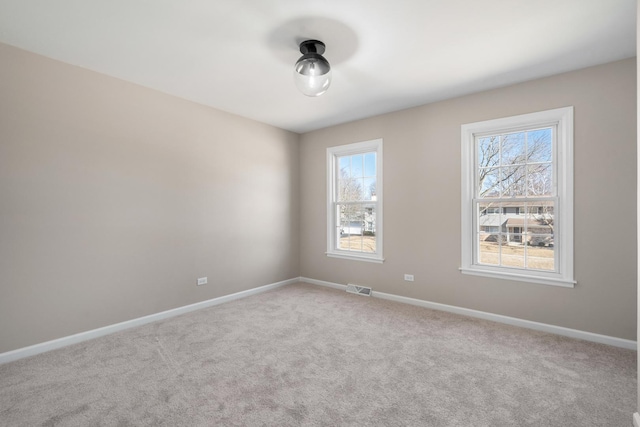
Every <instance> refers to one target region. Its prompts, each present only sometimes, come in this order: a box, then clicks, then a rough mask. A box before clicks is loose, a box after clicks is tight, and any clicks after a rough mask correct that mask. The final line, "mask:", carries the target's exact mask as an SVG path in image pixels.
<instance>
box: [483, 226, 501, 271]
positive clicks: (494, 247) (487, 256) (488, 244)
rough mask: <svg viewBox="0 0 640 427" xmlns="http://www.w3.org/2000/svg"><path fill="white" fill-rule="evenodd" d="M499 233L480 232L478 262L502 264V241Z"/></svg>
mask: <svg viewBox="0 0 640 427" xmlns="http://www.w3.org/2000/svg"><path fill="white" fill-rule="evenodd" d="M499 240H500V239H499V236H498V235H497V234H489V233H484V232H480V233H478V263H479V264H485V265H500V249H501V248H500V242H499Z"/></svg>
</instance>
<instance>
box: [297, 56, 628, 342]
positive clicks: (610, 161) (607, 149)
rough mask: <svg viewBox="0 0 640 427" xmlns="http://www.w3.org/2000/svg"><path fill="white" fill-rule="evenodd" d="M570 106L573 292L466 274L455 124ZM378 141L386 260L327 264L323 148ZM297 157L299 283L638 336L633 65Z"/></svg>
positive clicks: (572, 77)
mask: <svg viewBox="0 0 640 427" xmlns="http://www.w3.org/2000/svg"><path fill="white" fill-rule="evenodd" d="M569 105H573V106H574V107H575V111H574V114H575V123H574V124H575V278H576V280H577V281H578V284H577V286H576V287H575V288H573V289H567V288H560V287H553V286H545V285H538V284H531V283H523V282H514V281H509V280H500V279H489V278H481V277H476V276H467V275H463V274H461V273H460V272H459V270H458V268H459V267H460V257H461V255H460V125H462V124H463V123H470V122H476V121H481V120H487V119H493V118H499V117H506V116H512V115H517V114H523V113H529V112H534V111H540V110H546V109H551V108H557V107H564V106H569ZM374 138H383V139H384V196H385V200H384V221H385V222H384V233H385V234H384V245H385V246H384V255H385V259H386V261H385V262H384V264H382V265H379V264H372V263H366V262H357V261H348V260H341V259H334V258H328V257H326V256H325V255H324V252H325V250H326V208H325V202H326V178H325V177H326V171H325V152H326V147H329V146H335V145H341V144H348V143H352V142H358V141H365V140H369V139H374ZM300 150H301V152H300V159H301V160H300V171H301V260H300V262H301V264H300V268H301V274H302V275H303V276H305V277H310V278H313V279H318V280H325V281H330V282H336V283H342V284H346V283H347V282H351V283H356V284H361V285H366V286H371V287H373V289H374V291H381V292H387V293H392V294H397V295H403V296H407V297H412V298H419V299H423V300H428V301H434V302H438V303H444V304H451V305H455V306H460V307H467V308H471V309H476V310H481V311H487V312H491V313H496V314H502V315H506V316H513V317H517V318H522V319H528V320H532V321H537V322H543V323H548V324H552V325H558V326H563V327H568V328H574V329H579V330H584V331H589V332H594V333H599V334H605V335H610V336H614V337H620V338H625V339H630V340H635V339H636V276H637V273H636V65H635V59H628V60H623V61H619V62H615V63H611V64H606V65H602V66H597V67H592V68H588V69H584V70H580V71H576V72H571V73H566V74H561V75H557V76H553V77H549V78H545V79H540V80H535V81H530V82H526V83H523V84H518V85H514V86H510V87H505V88H502V89H497V90H492V91H488V92H483V93H478V94H475V95H470V96H464V97H460V98H456V99H451V100H447V101H443V102H438V103H434V104H430V105H425V106H422V107H417V108H412V109H409V110H404V111H400V112H396V113H392V114H386V115H382V116H378V117H374V118H370V119H365V120H361V121H358V122H354V123H349V124H345V125H341V126H335V127H331V128H327V129H322V130H318V131H315V132H311V133H308V134H304V135H302V137H301V147H300ZM404 273H409V274H413V275H415V282H413V283H411V282H405V281H403V274H404Z"/></svg>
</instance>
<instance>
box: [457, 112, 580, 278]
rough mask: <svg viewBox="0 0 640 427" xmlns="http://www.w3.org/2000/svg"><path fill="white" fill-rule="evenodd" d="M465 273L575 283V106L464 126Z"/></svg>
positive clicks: (463, 256)
mask: <svg viewBox="0 0 640 427" xmlns="http://www.w3.org/2000/svg"><path fill="white" fill-rule="evenodd" d="M460 270H461V271H462V272H463V273H465V274H475V275H480V276H488V277H497V278H507V279H513V280H522V281H529V282H534V283H542V284H546V285H557V286H566V287H573V286H574V284H575V281H574V279H573V107H566V108H558V109H554V110H548V111H542V112H538V113H531V114H524V115H521V116H514V117H507V118H504V119H497V120H489V121H484V122H477V123H470V124H465V125H463V126H462V266H461V268H460Z"/></svg>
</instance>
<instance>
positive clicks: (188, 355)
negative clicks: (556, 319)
mask: <svg viewBox="0 0 640 427" xmlns="http://www.w3.org/2000/svg"><path fill="white" fill-rule="evenodd" d="M636 393H637V392H636V353H635V352H634V351H630V350H623V349H619V348H614V347H608V346H605V345H601V344H594V343H590V342H585V341H579V340H573V339H569V338H563V337H560V336H555V335H550V334H545V333H541V332H534V331H530V330H526V329H519V328H516V327H511V326H506V325H501V324H495V323H491V322H487V321H481V320H477V319H472V318H467V317H463V316H458V315H453V314H449V313H443V312H438V311H431V310H427V309H423V308H419V307H413V306H409V305H404V304H400V303H395V302H391V301H386V300H381V299H377V298H368V297H363V296H358V295H351V294H347V293H345V292H341V291H337V290H333V289H327V288H322V287H317V286H312V285H304V284H298V285H290V286H286V287H283V288H279V289H276V290H273V291H270V292H266V293H263V294H260V295H255V296H252V297H249V298H245V299H242V300H237V301H234V302H231V303H227V304H223V305H219V306H216V307H212V308H209V309H204V310H200V311H197V312H193V313H189V314H186V315H183V316H180V317H175V318H172V319H168V320H165V321H161V322H157V323H153V324H149V325H146V326H142V327H138V328H135V329H130V330H127V331H123V332H120V333H117V334H113V335H110V336H106V337H103V338H98V339H95V340H93V341H89V342H85V343H81V344H77V345H74V346H70V347H66V348H63V349H60V350H55V351H52V352H49V353H45V354H41V355H39V356H35V357H32V358H28V359H23V360H20V361H17V362H13V363H8V364H5V365H2V366H0V424H1V425H4V426H40V425H42V426H129V425H154V426H156V425H165V426H227V425H229V426H299V425H302V426H316V425H317V426H344V425H379V426H492V427H495V426H554V427H555V426H562V427H569V426H580V427H584V426H607V427H614V426H631V425H632V419H631V417H632V414H633V412H635V411H636Z"/></svg>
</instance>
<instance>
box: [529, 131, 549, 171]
mask: <svg viewBox="0 0 640 427" xmlns="http://www.w3.org/2000/svg"><path fill="white" fill-rule="evenodd" d="M552 136H553V134H552V129H551V128H546V129H538V130H533V131H529V132H527V162H529V163H533V162H552V161H553V143H552Z"/></svg>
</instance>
